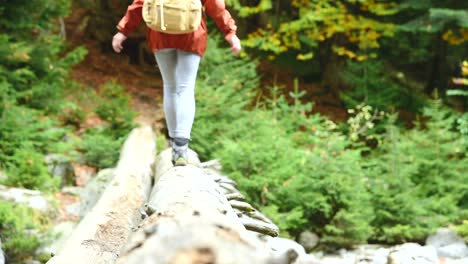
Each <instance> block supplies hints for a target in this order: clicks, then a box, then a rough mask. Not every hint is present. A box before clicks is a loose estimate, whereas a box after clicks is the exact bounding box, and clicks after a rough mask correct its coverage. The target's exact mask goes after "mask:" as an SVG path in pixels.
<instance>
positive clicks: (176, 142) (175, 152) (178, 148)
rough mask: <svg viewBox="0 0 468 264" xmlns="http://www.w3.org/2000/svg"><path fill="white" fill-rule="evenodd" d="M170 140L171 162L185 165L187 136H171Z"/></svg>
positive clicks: (186, 162) (175, 164) (186, 159)
mask: <svg viewBox="0 0 468 264" xmlns="http://www.w3.org/2000/svg"><path fill="white" fill-rule="evenodd" d="M170 142H172V144H171V146H172V164H173V165H174V166H185V165H187V164H188V143H189V139H188V138H173V139H172V140H171V141H170Z"/></svg>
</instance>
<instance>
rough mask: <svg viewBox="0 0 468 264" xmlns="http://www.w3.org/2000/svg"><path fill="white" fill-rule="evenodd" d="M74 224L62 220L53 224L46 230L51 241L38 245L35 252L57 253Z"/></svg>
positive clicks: (71, 231) (38, 253)
mask: <svg viewBox="0 0 468 264" xmlns="http://www.w3.org/2000/svg"><path fill="white" fill-rule="evenodd" d="M75 226H76V224H75V223H74V222H62V223H60V224H58V225H56V226H54V227H53V228H52V229H51V230H49V231H48V234H47V235H46V236H47V237H50V238H51V239H50V240H51V243H46V244H45V245H43V246H42V247H40V248H39V249H38V250H37V252H36V254H37V255H41V254H46V255H51V254H57V252H58V251H59V250H60V248H61V247H62V246H63V245H64V244H65V242H66V241H67V239H68V238H69V237H70V235H71V234H72V233H73V230H74V229H75ZM0 264H1V263H0Z"/></svg>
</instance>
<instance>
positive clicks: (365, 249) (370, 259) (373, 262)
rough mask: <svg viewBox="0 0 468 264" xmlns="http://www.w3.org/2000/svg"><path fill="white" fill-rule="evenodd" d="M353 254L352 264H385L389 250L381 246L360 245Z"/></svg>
mask: <svg viewBox="0 0 468 264" xmlns="http://www.w3.org/2000/svg"><path fill="white" fill-rule="evenodd" d="M355 252H356V258H355V261H354V264H387V258H388V254H389V253H390V249H389V248H385V247H383V246H381V245H362V246H359V247H358V248H357V249H356V250H355Z"/></svg>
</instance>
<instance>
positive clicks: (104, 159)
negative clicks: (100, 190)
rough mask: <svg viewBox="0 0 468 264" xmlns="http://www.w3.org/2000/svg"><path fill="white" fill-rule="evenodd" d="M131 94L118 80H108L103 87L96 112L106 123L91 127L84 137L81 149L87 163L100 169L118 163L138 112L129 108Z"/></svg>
mask: <svg viewBox="0 0 468 264" xmlns="http://www.w3.org/2000/svg"><path fill="white" fill-rule="evenodd" d="M129 103H130V97H129V96H128V94H126V93H125V91H124V89H123V88H122V87H121V86H119V85H117V84H116V83H113V82H111V83H107V84H105V85H104V86H103V87H102V89H100V97H99V98H98V104H97V106H96V109H95V112H96V114H97V115H98V116H99V118H101V119H102V120H103V121H104V122H105V124H104V125H103V126H102V127H96V128H93V129H89V130H88V131H86V133H85V134H84V136H83V144H82V148H81V150H82V151H83V153H84V158H85V162H86V163H87V164H89V165H91V166H95V167H98V168H107V167H112V166H114V165H115V164H116V162H117V161H118V158H119V154H120V148H121V147H122V144H123V142H124V140H125V138H126V137H127V135H128V133H129V132H130V131H131V130H132V129H133V128H134V126H135V123H134V118H135V116H136V113H135V112H134V111H132V110H131V109H130V106H129Z"/></svg>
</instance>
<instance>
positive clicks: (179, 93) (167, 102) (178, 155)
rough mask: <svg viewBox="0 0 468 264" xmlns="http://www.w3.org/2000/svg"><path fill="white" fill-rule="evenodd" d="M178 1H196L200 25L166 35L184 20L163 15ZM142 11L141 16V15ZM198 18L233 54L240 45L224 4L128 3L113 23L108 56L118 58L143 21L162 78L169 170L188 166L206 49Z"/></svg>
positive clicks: (209, 0) (213, 0) (211, 0)
mask: <svg viewBox="0 0 468 264" xmlns="http://www.w3.org/2000/svg"><path fill="white" fill-rule="evenodd" d="M145 1H146V2H147V3H146V4H147V5H149V2H154V4H153V3H152V4H151V5H152V6H156V5H158V6H157V10H156V11H157V12H151V11H148V10H146V9H145V8H147V6H144V5H145V3H144V2H145ZM170 2H173V3H170ZM181 2H191V3H189V5H191V6H194V5H196V4H198V5H200V2H201V5H202V6H203V10H204V12H203V10H201V8H200V14H201V20H199V24H197V25H196V26H195V27H193V30H189V31H191V32H188V33H186V32H183V33H181V32H177V30H176V32H174V31H172V32H170V30H167V28H166V26H167V24H169V23H171V22H175V23H180V22H181V21H185V20H186V18H185V17H182V18H181V19H172V21H171V15H172V14H170V13H163V12H177V11H173V10H172V11H171V10H170V4H180V3H181ZM201 5H200V6H201ZM144 11H145V12H147V13H145V14H143V12H144ZM150 13H151V14H150ZM153 13H155V15H157V16H159V17H158V18H157V22H159V23H160V24H161V25H159V26H158V28H155V27H151V28H150V27H149V24H148V21H147V20H148V19H147V17H148V16H149V15H148V14H150V15H153ZM189 13H190V12H189ZM192 13H193V12H192ZM192 13H190V14H192ZM202 13H203V14H202ZM204 13H206V14H208V15H209V16H210V17H211V18H212V19H213V20H214V22H215V23H216V25H217V27H218V28H219V29H220V30H221V32H222V33H223V34H224V37H225V40H226V41H227V42H228V43H229V44H230V46H231V52H232V53H233V54H234V55H237V54H239V52H240V50H241V43H240V40H239V38H238V37H237V35H236V29H237V27H236V23H235V21H234V19H233V18H232V16H231V14H230V13H229V11H228V10H227V9H226V6H225V2H224V0H177V1H176V0H152V1H151V0H134V1H133V3H132V4H130V5H129V6H128V9H127V12H126V14H125V16H124V17H123V18H122V19H121V20H120V22H119V23H118V25H117V29H118V32H117V33H116V34H115V35H114V37H113V39H112V47H113V49H114V51H115V52H117V53H120V52H121V51H122V49H123V46H122V44H123V42H124V41H125V40H126V39H127V36H128V35H129V34H131V33H132V32H133V31H135V30H136V28H137V27H138V26H139V25H140V23H141V22H142V20H143V18H145V22H147V34H146V38H147V42H148V45H149V47H150V49H151V50H152V51H153V52H154V55H155V57H156V62H157V64H158V66H159V68H160V72H161V76H162V79H163V89H164V114H165V117H166V124H167V127H168V132H169V137H170V143H171V147H172V162H173V164H174V166H185V165H187V164H188V157H187V151H188V145H189V140H190V139H191V137H190V133H191V130H192V125H193V122H194V119H195V81H196V77H197V72H198V66H199V63H200V60H201V58H202V57H203V55H204V53H205V50H206V46H207V25H206V20H205V15H204ZM144 15H146V17H144ZM174 20H175V21H174ZM182 27H184V26H182ZM184 28H185V29H187V28H186V27H184ZM186 31H187V30H186Z"/></svg>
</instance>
